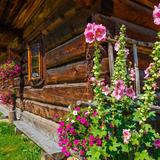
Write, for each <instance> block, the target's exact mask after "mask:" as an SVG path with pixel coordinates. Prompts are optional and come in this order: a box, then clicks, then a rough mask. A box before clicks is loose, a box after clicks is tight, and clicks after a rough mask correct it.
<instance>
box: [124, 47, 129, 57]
mask: <svg viewBox="0 0 160 160" xmlns="http://www.w3.org/2000/svg"><path fill="white" fill-rule="evenodd" d="M125 53H126V57H127V56H128V55H129V49H128V48H125Z"/></svg>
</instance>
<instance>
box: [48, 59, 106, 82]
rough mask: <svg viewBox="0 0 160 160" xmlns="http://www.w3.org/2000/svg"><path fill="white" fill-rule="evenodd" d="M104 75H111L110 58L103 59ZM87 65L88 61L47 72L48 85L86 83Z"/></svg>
mask: <svg viewBox="0 0 160 160" xmlns="http://www.w3.org/2000/svg"><path fill="white" fill-rule="evenodd" d="M101 63H102V74H103V75H105V74H106V73H109V64H108V58H103V59H102V62H101ZM86 81H87V64H86V61H80V62H76V63H72V64H68V65H64V66H62V67H58V68H54V69H49V70H47V75H46V83H47V84H55V83H68V82H76V83H78V82H86Z"/></svg>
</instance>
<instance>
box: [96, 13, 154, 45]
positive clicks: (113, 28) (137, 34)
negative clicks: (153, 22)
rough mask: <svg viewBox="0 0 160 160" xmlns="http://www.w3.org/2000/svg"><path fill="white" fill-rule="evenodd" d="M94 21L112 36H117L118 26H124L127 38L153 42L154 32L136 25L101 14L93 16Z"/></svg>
mask: <svg viewBox="0 0 160 160" xmlns="http://www.w3.org/2000/svg"><path fill="white" fill-rule="evenodd" d="M94 20H95V21H96V22H97V23H102V24H104V25H106V27H107V28H108V30H109V31H110V32H111V34H112V35H115V34H118V33H119V28H120V26H121V25H122V24H125V25H126V27H127V37H129V38H132V39H135V40H141V41H145V42H154V41H155V37H156V32H155V31H154V30H151V29H148V28H144V27H142V26H139V25H136V24H135V23H131V22H127V21H125V20H123V19H119V18H116V17H106V16H104V15H102V14H95V15H94ZM108 23H110V25H108ZM111 24H112V25H111Z"/></svg>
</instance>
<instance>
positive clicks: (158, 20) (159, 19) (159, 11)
mask: <svg viewBox="0 0 160 160" xmlns="http://www.w3.org/2000/svg"><path fill="white" fill-rule="evenodd" d="M153 19H154V23H155V24H156V25H160V3H159V5H158V6H154V10H153Z"/></svg>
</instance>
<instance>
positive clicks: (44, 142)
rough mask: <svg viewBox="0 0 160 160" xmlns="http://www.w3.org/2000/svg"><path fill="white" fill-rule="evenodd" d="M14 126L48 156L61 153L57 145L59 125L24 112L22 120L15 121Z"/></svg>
mask: <svg viewBox="0 0 160 160" xmlns="http://www.w3.org/2000/svg"><path fill="white" fill-rule="evenodd" d="M14 125H15V126H16V127H17V128H18V129H19V130H20V131H21V132H23V133H24V134H26V135H27V136H28V137H29V138H30V139H32V140H33V141H34V142H35V143H36V144H37V145H39V146H40V147H41V148H42V149H43V150H44V151H46V152H47V153H48V154H50V155H51V154H53V153H57V152H60V151H61V150H60V147H59V146H58V144H57V143H58V135H57V128H58V124H57V123H55V122H53V121H50V120H46V119H44V118H42V117H40V116H37V115H34V114H32V113H29V112H27V111H24V112H22V113H21V120H18V121H14Z"/></svg>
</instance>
